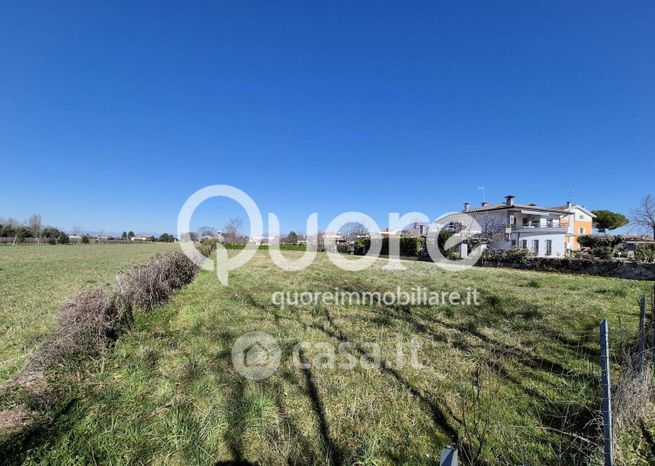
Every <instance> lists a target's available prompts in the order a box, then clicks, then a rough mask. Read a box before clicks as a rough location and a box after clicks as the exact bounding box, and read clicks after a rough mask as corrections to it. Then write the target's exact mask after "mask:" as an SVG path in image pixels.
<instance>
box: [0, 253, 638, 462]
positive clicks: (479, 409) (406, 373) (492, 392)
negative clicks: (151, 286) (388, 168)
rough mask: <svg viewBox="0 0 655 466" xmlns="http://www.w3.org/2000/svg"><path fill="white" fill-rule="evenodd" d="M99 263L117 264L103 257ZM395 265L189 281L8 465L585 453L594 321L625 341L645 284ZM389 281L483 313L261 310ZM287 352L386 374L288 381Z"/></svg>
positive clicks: (144, 317) (314, 373) (534, 458)
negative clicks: (456, 446) (245, 346)
mask: <svg viewBox="0 0 655 466" xmlns="http://www.w3.org/2000/svg"><path fill="white" fill-rule="evenodd" d="M127 249H129V248H127ZM143 253H144V254H145V251H144V252H143ZM298 254H299V253H295V252H290V253H287V255H289V256H297V255H298ZM131 259H133V257H132V256H130V260H131ZM3 260H4V261H6V260H7V259H6V258H5V259H3ZM35 260H36V259H35ZM14 261H15V262H16V263H19V264H21V265H23V266H24V265H25V260H24V259H23V260H19V259H18V258H15V259H14ZM41 263H42V262H41ZM109 263H111V264H113V265H114V266H116V267H118V265H117V264H116V262H115V259H113V258H112V260H111V261H109ZM404 264H405V265H406V266H407V267H408V270H407V271H405V272H388V271H384V270H382V266H383V265H384V261H382V260H380V261H379V262H378V263H376V264H375V266H374V267H373V268H372V269H369V270H368V271H365V272H344V271H342V270H339V269H337V268H336V267H334V266H333V265H332V264H331V263H330V262H329V261H328V260H327V258H326V257H325V256H324V255H319V257H318V258H317V260H316V261H315V263H314V264H313V265H312V266H311V267H310V268H309V269H307V270H304V271H302V272H295V273H291V272H283V271H280V270H279V269H277V268H276V267H275V266H274V265H273V264H272V262H271V261H270V259H269V258H268V255H267V253H265V252H259V253H257V255H256V256H255V258H254V259H253V260H252V261H251V262H250V263H249V264H247V265H246V266H244V267H243V268H241V269H239V270H237V271H234V272H232V273H231V275H230V286H229V287H223V286H222V285H221V284H220V283H219V282H218V281H217V279H216V277H215V275H213V274H211V273H209V272H202V273H200V274H199V275H198V276H197V277H196V279H195V281H194V282H193V283H192V284H190V285H189V286H188V287H186V288H185V289H183V290H182V291H181V292H180V293H179V294H178V295H177V296H176V297H175V298H174V299H173V301H172V302H171V303H169V304H168V305H166V306H165V307H162V308H159V309H156V310H154V311H153V312H151V313H149V314H139V315H137V317H136V321H135V322H134V326H133V328H132V331H131V332H130V333H129V334H126V335H124V336H123V337H122V338H121V339H119V341H118V342H117V344H116V347H115V348H114V351H113V352H112V353H110V354H108V355H107V356H106V357H105V358H104V359H103V360H102V361H98V362H97V363H96V364H94V365H93V370H91V371H90V372H87V373H85V374H84V379H85V382H84V383H83V384H80V385H79V386H78V387H77V388H74V390H76V401H75V402H74V403H72V404H71V405H70V406H69V407H68V409H67V411H66V413H65V414H64V415H62V416H61V417H60V420H59V421H58V422H57V423H56V424H55V425H54V426H53V427H52V428H51V429H50V430H48V431H46V432H43V433H42V434H41V435H39V436H37V437H36V438H34V439H32V442H33V444H32V445H30V450H29V451H28V453H27V454H26V456H25V458H21V460H25V461H26V462H27V463H28V464H73V463H75V464H78V463H93V464H107V463H112V464H119V463H132V464H142V463H152V464H215V463H216V462H220V461H233V460H239V461H249V462H256V463H261V464H268V463H271V464H283V463H284V464H312V463H326V462H329V463H344V464H392V463H405V464H417V463H436V464H438V457H439V452H440V449H441V448H442V447H443V446H444V445H445V444H446V443H449V442H452V441H453V440H454V439H455V438H459V439H460V441H461V442H462V444H465V445H468V448H469V449H470V451H473V452H475V451H476V450H477V448H478V446H480V444H481V449H480V459H481V460H483V461H484V462H485V463H487V464H521V462H525V463H524V464H580V463H581V462H582V460H583V458H582V456H583V455H585V454H587V452H588V451H586V450H588V449H589V448H590V446H589V445H588V444H587V443H585V442H584V441H579V440H578V439H576V436H585V435H591V434H592V433H591V432H589V430H593V425H592V426H591V427H589V426H588V425H587V423H588V422H589V421H590V420H591V418H592V417H593V413H594V411H595V410H596V409H597V406H598V396H599V388H598V382H597V380H598V374H599V369H598V344H597V335H598V322H599V320H600V319H608V320H609V323H610V327H611V329H612V332H613V333H612V338H613V339H614V340H613V341H615V342H616V341H618V340H619V339H620V338H631V337H633V336H634V333H635V331H636V325H637V312H636V311H637V308H636V306H635V303H636V298H637V296H638V295H639V294H640V293H646V292H648V291H649V290H650V286H651V284H649V283H644V282H641V283H640V282H632V281H626V280H618V279H609V278H596V277H589V276H582V275H564V274H545V273H537V272H524V271H514V270H504V269H482V268H475V269H472V270H469V271H466V272H462V273H457V274H455V273H444V272H442V271H440V270H439V269H438V268H437V267H436V266H435V265H434V264H430V263H423V262H404ZM87 266H88V268H89V269H90V270H97V269H99V268H100V265H99V264H97V263H94V264H93V265H87ZM5 267H6V266H5V265H4V264H3V269H5ZM60 267H61V266H60ZM30 270H31V269H30ZM2 273H3V274H6V273H7V272H6V270H3V272H2ZM25 273H27V272H24V273H23V275H22V277H23V279H24V276H25ZM31 273H36V272H31ZM102 273H104V274H105V275H103V277H105V278H106V277H109V276H110V275H111V273H113V272H111V273H110V272H108V271H103V272H102ZM46 275H47V274H46ZM15 280H20V279H19V278H15ZM78 280H81V283H83V279H82V278H81V277H78ZM98 280H101V278H98ZM30 281H31V282H35V281H37V282H38V280H36V279H32V280H30ZM22 286H23V288H24V289H25V288H26V285H22ZM59 286H60V287H61V286H63V285H61V284H60V285H59ZM397 286H400V287H401V288H402V289H406V290H410V289H411V288H412V287H415V286H423V287H426V288H428V289H430V290H434V291H448V290H457V291H460V292H465V291H466V289H467V288H468V287H474V288H477V289H478V290H479V291H480V293H481V298H482V305H481V306H477V307H476V306H456V305H442V306H407V305H395V306H381V305H380V306H370V305H317V306H316V305H308V306H298V307H293V308H291V307H289V308H285V309H280V307H278V306H275V305H273V304H272V302H271V296H272V293H274V292H276V291H306V290H308V291H330V290H333V289H334V288H335V287H338V288H339V289H341V290H351V291H393V290H395V289H396V287H397ZM28 288H29V287H28ZM48 289H49V288H48ZM64 294H65V293H63V292H62V291H59V296H60V299H63V295H64ZM5 299H6V298H5ZM40 302H41V307H42V308H45V304H44V302H42V301H40ZM20 314H21V315H25V311H21V312H20ZM42 314H43V315H50V314H48V312H47V311H45V310H43V311H42ZM24 322H25V323H28V322H27V320H24ZM31 322H34V321H31ZM31 322H30V323H31ZM40 325H41V324H40V323H39V324H38V326H40ZM44 330H45V329H42V331H44ZM254 330H256V331H263V332H267V333H269V334H270V335H272V336H274V337H275V338H276V339H277V340H278V342H279V344H280V346H281V348H282V355H283V357H282V362H281V365H280V368H279V369H278V370H277V371H276V372H275V373H274V374H273V375H272V376H271V377H270V378H267V379H265V380H261V381H252V380H248V379H245V378H243V377H242V376H241V375H240V374H238V373H237V372H236V371H235V370H234V368H233V365H232V360H231V350H232V345H233V343H234V342H235V340H236V339H237V338H238V337H239V336H240V335H242V334H243V333H246V332H249V331H254ZM42 331H41V332H37V335H41V334H42ZM399 338H401V339H403V341H406V340H409V339H411V338H415V339H416V340H417V341H418V342H420V344H421V346H420V348H419V350H418V356H419V360H420V362H421V363H422V364H423V365H424V366H425V368H423V369H418V368H414V367H409V366H405V367H402V368H401V367H396V366H395V364H394V361H395V345H396V343H397V341H398V339H399ZM24 340H25V339H24ZM25 341H27V340H25ZM29 341H32V340H29ZM301 341H302V342H311V343H319V342H323V343H329V344H331V345H334V344H336V343H339V342H341V341H349V342H353V343H354V344H355V346H354V347H353V348H351V352H352V354H354V355H356V356H357V357H359V356H360V355H361V353H360V351H363V348H364V347H365V344H366V343H367V342H371V341H375V342H377V343H378V344H379V345H380V346H381V360H382V361H383V362H389V363H390V364H389V365H387V364H382V366H381V367H380V368H369V367H366V368H365V367H361V366H357V367H356V368H355V369H352V370H349V369H345V368H337V369H328V368H317V367H315V366H314V367H311V368H310V369H308V370H299V369H298V368H296V367H295V366H294V365H293V364H292V359H293V358H292V352H293V347H294V345H295V344H296V343H297V342H301ZM321 353H322V350H321V349H320V348H319V347H317V346H315V345H311V346H307V345H306V346H305V347H304V349H303V350H302V351H301V352H300V353H299V357H300V358H301V360H302V361H305V362H312V361H314V358H315V357H319V356H320V354H321ZM339 357H340V356H337V361H338V360H339ZM640 448H641V447H640ZM644 448H645V447H644ZM637 450H638V451H635V452H632V453H631V454H632V455H633V459H634V461H632V460H631V464H639V463H638V461H642V463H643V464H646V462H647V461H648V454H649V453H648V452H647V451H646V452H644V451H641V450H639V448H637Z"/></svg>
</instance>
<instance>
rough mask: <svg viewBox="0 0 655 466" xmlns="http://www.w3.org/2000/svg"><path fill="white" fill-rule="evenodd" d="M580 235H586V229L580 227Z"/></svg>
mask: <svg viewBox="0 0 655 466" xmlns="http://www.w3.org/2000/svg"><path fill="white" fill-rule="evenodd" d="M580 234H581V235H584V227H580Z"/></svg>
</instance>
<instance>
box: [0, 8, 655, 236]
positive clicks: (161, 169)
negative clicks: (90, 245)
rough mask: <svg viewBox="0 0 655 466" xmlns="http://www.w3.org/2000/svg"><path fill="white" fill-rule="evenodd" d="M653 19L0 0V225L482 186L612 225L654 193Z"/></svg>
mask: <svg viewBox="0 0 655 466" xmlns="http://www.w3.org/2000/svg"><path fill="white" fill-rule="evenodd" d="M654 25H655V3H653V2H651V1H635V2H605V1H588V2H582V1H580V2H578V1H576V2H571V1H562V2H554V1H543V2H533V1H530V2H525V1H515V2H500V1H498V2H453V1H448V2H433V1H431V2H380V1H375V2H268V1H267V2H264V1H252V2H233V1H230V2H227V1H226V2H213V1H212V2H206V3H199V2H192V3H190V4H185V3H182V2H154V1H152V2H118V1H105V2H86V1H75V2H73V1H64V2H50V1H48V2H31V1H26V2H2V3H1V8H0V184H1V186H2V196H0V217H16V218H19V219H24V218H26V217H27V216H28V215H30V214H31V213H33V212H38V213H40V214H41V215H42V217H43V220H44V222H45V223H48V224H53V225H57V226H61V227H64V228H70V227H71V226H73V225H80V226H82V228H83V229H87V230H100V229H103V230H105V231H111V232H120V231H122V230H125V229H131V230H134V231H141V232H163V231H174V229H175V225H176V218H177V213H178V211H179V208H180V207H181V205H182V203H183V202H184V200H185V199H186V198H187V197H188V196H189V195H190V194H191V193H193V192H194V191H195V190H197V189H199V188H201V187H204V186H206V185H209V184H219V183H225V184H231V185H234V186H237V187H239V188H241V189H243V190H245V191H246V192H248V193H249V194H250V195H251V196H252V197H253V198H254V199H255V200H256V201H257V202H258V204H259V206H260V208H261V210H262V211H263V213H264V214H265V213H266V212H269V211H270V212H275V213H277V214H278V216H279V217H280V218H281V223H282V229H283V230H288V229H290V228H291V229H298V230H304V222H305V218H306V216H307V215H308V214H309V213H311V212H314V211H317V212H318V213H319V219H320V224H321V226H325V225H326V224H327V223H328V221H329V220H331V219H332V218H333V217H334V216H335V215H336V214H338V213H340V212H343V211H345V210H361V211H364V212H366V213H369V214H370V215H372V216H373V217H374V218H375V219H376V220H377V221H378V222H379V223H380V226H381V227H384V226H385V225H386V212H388V211H400V212H407V211H412V210H417V211H422V212H425V213H426V214H428V215H429V216H431V217H436V216H437V215H439V214H441V213H444V212H447V211H452V210H456V209H461V206H462V203H463V202H464V201H466V200H468V201H471V202H474V203H478V202H480V200H481V192H480V191H478V190H477V188H478V187H479V186H485V187H486V192H487V199H488V200H490V201H496V200H500V199H501V198H502V196H504V195H505V194H507V193H510V192H511V193H513V194H515V195H516V196H517V202H526V203H527V202H537V203H539V204H544V205H555V204H562V203H564V202H565V201H566V198H567V192H568V190H569V189H572V190H573V200H574V201H576V202H579V203H581V204H584V205H586V206H587V207H588V208H591V209H600V208H607V209H613V210H618V211H621V212H623V213H626V214H629V213H630V209H631V208H632V207H634V206H636V204H637V203H638V202H639V200H640V198H641V197H642V196H643V195H645V194H647V193H648V192H649V191H650V192H653V191H654V190H653V189H652V187H653V179H654V177H655V161H654V155H655V26H654ZM237 212H238V209H236V208H233V207H231V205H230V203H229V202H227V201H225V202H220V201H216V202H214V203H210V204H208V205H207V206H206V207H204V208H203V209H201V211H200V212H199V214H198V218H196V219H194V223H195V224H196V225H198V226H199V225H204V224H214V225H216V226H219V227H220V226H222V225H223V223H224V222H225V220H226V217H227V216H229V215H233V214H234V213H237Z"/></svg>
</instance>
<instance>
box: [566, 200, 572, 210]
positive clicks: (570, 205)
mask: <svg viewBox="0 0 655 466" xmlns="http://www.w3.org/2000/svg"><path fill="white" fill-rule="evenodd" d="M571 207H573V204H571V201H566V208H567V209H570V208H571Z"/></svg>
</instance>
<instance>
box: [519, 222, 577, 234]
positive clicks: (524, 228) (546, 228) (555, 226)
mask: <svg viewBox="0 0 655 466" xmlns="http://www.w3.org/2000/svg"><path fill="white" fill-rule="evenodd" d="M506 227H509V229H510V230H511V231H512V232H517V233H522V232H528V231H532V232H534V231H535V230H538V231H539V232H543V233H566V231H567V230H568V226H567V225H561V224H560V222H556V221H553V222H537V221H533V222H527V223H521V224H518V225H506Z"/></svg>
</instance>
